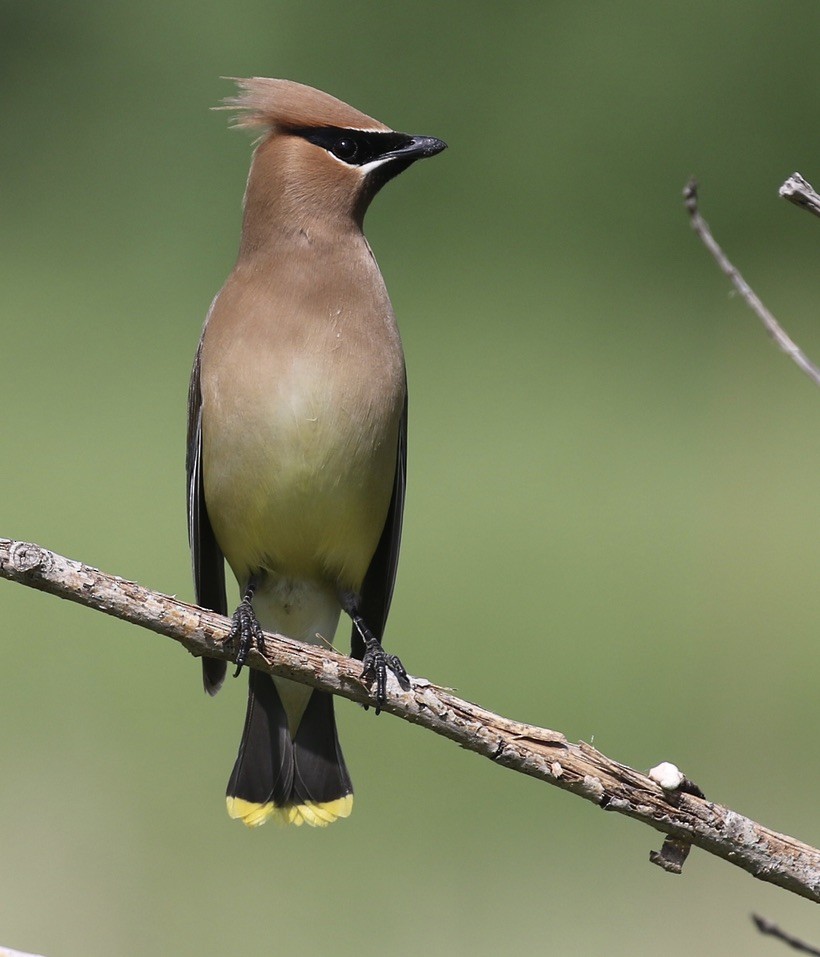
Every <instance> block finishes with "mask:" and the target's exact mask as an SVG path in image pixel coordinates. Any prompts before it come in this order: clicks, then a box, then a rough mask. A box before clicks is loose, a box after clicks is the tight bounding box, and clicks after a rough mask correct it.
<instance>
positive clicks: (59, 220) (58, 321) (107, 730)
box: [0, 0, 820, 957]
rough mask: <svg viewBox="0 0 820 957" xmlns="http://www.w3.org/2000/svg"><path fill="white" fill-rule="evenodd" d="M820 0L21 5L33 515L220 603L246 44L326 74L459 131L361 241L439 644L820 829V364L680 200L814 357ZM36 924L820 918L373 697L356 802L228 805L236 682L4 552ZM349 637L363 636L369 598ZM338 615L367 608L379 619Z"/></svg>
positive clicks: (563, 720)
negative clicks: (694, 181) (206, 384)
mask: <svg viewBox="0 0 820 957" xmlns="http://www.w3.org/2000/svg"><path fill="white" fill-rule="evenodd" d="M818 35H820V6H818V5H817V3H816V2H809V0H806V2H803V3H786V4H775V3H771V2H769V3H763V2H749V3H739V2H724V3H719V4H716V3H714V2H712V0H708V2H707V0H695V2H692V3H687V4H683V5H682V4H676V3H664V2H660V3H659V2H657V0H654V2H633V3H630V4H583V3H582V4H575V5H570V4H563V3H554V2H539V3H536V2H512V3H509V4H496V3H489V2H476V0H471V2H468V0H460V2H444V3H442V2H434V0H417V2H415V3H413V4H403V5H389V4H383V3H375V2H365V0H354V2H349V3H344V4H340V3H337V4H334V3H330V2H326V0H325V2H302V3H299V4H296V3H284V2H281V0H267V2H262V0H238V2H234V3H224V2H218V0H197V2H193V0H184V2H176V3H168V2H164V0H163V2H160V0H142V2H141V3H139V4H131V3H122V2H102V0H86V2H74V3H68V4H66V3H57V2H44V0H0V107H1V109H2V113H1V114H0V115H1V117H2V127H1V131H0V175H1V176H2V181H1V182H2V186H0V244H1V245H0V281H1V282H2V305H1V306H0V370H2V393H3V414H2V417H1V418H0V443H1V444H0V450H1V452H0V454H2V460H3V468H2V470H0V535H5V536H10V537H17V538H23V539H27V540H32V541H36V542H40V543H42V544H44V545H46V546H48V547H51V548H53V549H55V550H58V551H60V552H62V553H64V554H67V555H69V556H71V557H73V558H78V559H82V560H83V561H86V562H89V563H91V564H93V565H97V566H99V567H101V568H103V569H105V570H108V571H111V572H113V573H116V574H120V575H122V576H125V577H128V578H132V579H137V580H139V581H140V582H142V583H143V584H145V585H148V586H151V587H154V588H157V589H159V590H161V591H165V592H168V593H172V594H176V595H179V596H180V597H183V598H186V599H190V598H191V597H192V588H191V583H190V572H189V558H188V551H187V543H186V529H185V515H184V488H183V486H184V469H183V445H184V430H185V399H186V389H187V384H188V373H189V369H190V364H191V360H192V356H193V352H194V348H195V345H196V341H197V337H198V334H199V329H200V326H201V322H202V319H203V317H204V315H205V312H206V310H207V308H208V304H209V302H210V300H211V297H212V296H213V295H214V293H215V292H216V291H217V289H218V288H219V286H220V285H221V283H222V281H223V279H224V278H225V276H226V275H227V273H228V271H229V270H230V268H231V265H232V261H233V257H234V255H235V250H236V247H237V241H238V233H239V225H240V201H241V197H242V191H243V187H244V181H245V176H246V171H247V166H248V160H249V157H250V144H249V141H248V138H247V137H246V136H244V135H243V134H240V133H231V132H228V130H227V126H226V116H225V114H222V113H212V112H209V107H211V106H213V105H214V104H216V103H217V102H218V101H219V100H220V98H221V97H222V96H225V95H227V94H229V93H230V92H231V86H230V85H229V84H228V83H226V82H225V81H223V80H220V79H219V77H220V76H221V75H222V76H224V75H230V76H245V75H254V74H257V75H270V76H284V77H289V78H292V79H297V80H300V81H303V82H306V83H309V84H311V85H314V86H318V87H320V88H322V89H325V90H328V91H329V92H332V93H333V94H335V95H337V96H339V97H341V98H342V99H345V100H347V101H349V102H350V103H352V104H354V105H355V106H357V107H359V108H361V109H362V110H364V111H366V112H368V113H371V114H372V115H374V116H376V117H378V118H379V119H382V120H384V121H386V122H388V123H390V124H392V125H394V126H396V127H397V128H399V129H403V130H409V131H412V132H417V133H426V134H431V135H436V136H441V137H443V138H444V139H446V140H447V141H448V143H449V145H450V148H449V150H448V151H447V152H446V153H445V154H443V155H442V156H441V157H439V158H437V159H435V160H434V161H432V162H429V163H424V164H421V165H419V166H418V167H417V168H414V169H413V170H412V171H411V172H409V173H408V174H407V175H406V176H404V177H402V178H401V179H400V180H399V181H397V182H396V183H395V184H391V185H390V186H389V187H388V188H387V189H386V190H385V192H384V194H383V195H381V196H380V197H379V198H378V200H377V201H376V203H375V204H374V207H373V209H372V210H371V212H370V214H369V216H368V222H367V227H368V235H369V237H370V240H371V243H372V245H373V247H374V249H375V252H376V254H377V256H378V258H379V261H380V263H381V266H382V269H383V272H384V274H385V276H386V279H387V283H388V287H389V289H390V290H391V294H392V297H393V301H394V305H395V308H396V312H397V314H398V316H399V321H400V324H401V328H402V333H403V336H404V342H405V347H406V351H407V358H408V365H409V377H410V389H411V437H410V485H409V495H408V503H407V512H406V520H405V536H404V547H403V553H402V561H401V566H400V571H399V580H398V587H397V592H396V597H395V602H394V610H393V613H392V618H391V622H390V627H389V630H388V636H387V637H388V643H389V645H390V647H391V648H393V649H395V650H397V651H398V652H400V653H401V656H402V658H403V659H404V662H405V664H406V665H407V667H408V668H409V670H410V671H411V672H413V673H416V674H422V675H425V676H427V677H428V678H430V679H431V680H433V681H436V682H439V683H442V684H447V685H450V686H455V687H457V688H458V690H459V691H460V692H461V693H462V694H463V695H465V696H466V697H468V698H471V699H473V700H476V701H478V702H481V703H482V704H483V705H485V706H487V707H490V708H493V709H495V710H497V711H500V712H502V713H504V714H507V715H510V716H512V717H515V718H519V719H521V720H525V721H530V722H534V723H538V724H541V725H545V726H548V727H552V728H556V729H560V730H562V731H564V732H566V733H567V734H568V735H569V736H570V737H571V738H573V739H579V738H582V739H584V740H587V741H594V743H595V745H596V746H598V747H599V748H601V749H602V750H604V751H605V752H606V753H608V754H610V755H611V756H613V757H615V758H617V759H619V760H621V761H624V762H627V763H630V764H633V765H634V766H636V767H639V768H646V767H649V766H650V765H652V764H655V763H657V762H658V761H660V760H672V761H675V762H677V763H678V764H679V765H681V766H682V767H683V769H684V770H685V771H686V772H687V773H688V774H690V775H691V776H692V777H693V778H694V779H695V780H697V781H698V782H699V783H700V784H701V785H702V787H704V788H705V790H706V792H707V793H708V795H709V796H710V797H711V798H713V799H714V800H717V801H721V802H724V803H726V804H728V805H730V806H732V807H734V808H735V809H737V810H739V811H741V812H743V813H745V814H748V815H750V816H751V817H753V818H756V819H758V820H761V821H762V822H764V823H766V824H768V825H770V826H772V827H774V828H777V829H780V830H783V831H785V832H787V833H791V834H794V835H796V836H798V837H800V838H802V839H804V840H807V841H809V842H813V843H815V844H816V843H817V842H818V841H820V823H819V822H818V814H817V803H818V802H817V793H818V785H820V775H819V774H818V762H817V741H816V736H817V723H818V694H817V687H818V650H817V649H818V620H820V589H818V587H817V573H818V568H820V537H819V536H818V534H817V521H818V509H819V508H820V506H819V505H818V475H819V474H820V448H818V443H817V439H816V437H817V433H818V425H819V424H820V394H818V391H817V389H815V388H814V387H813V386H812V385H811V384H810V383H809V382H808V380H807V379H805V378H804V377H803V376H801V374H800V373H799V372H798V371H797V369H796V367H794V366H793V365H791V364H790V363H789V362H788V361H787V360H786V359H784V358H783V357H782V356H781V355H780V354H779V353H778V352H777V351H776V350H775V348H774V347H773V346H772V345H771V343H770V342H769V341H768V340H767V338H766V336H765V335H764V333H763V331H762V330H761V328H760V327H759V326H758V325H757V322H756V320H755V319H754V318H753V317H752V315H751V314H750V313H749V312H748V311H747V310H746V309H745V307H744V306H743V305H742V303H740V302H739V301H738V299H737V298H736V297H733V296H732V295H731V294H730V292H729V288H728V285H727V282H726V280H725V279H724V278H723V277H722V276H721V275H720V274H719V273H718V271H717V269H716V267H715V266H714V264H713V263H712V262H711V261H710V260H709V259H708V257H707V255H706V253H705V252H704V250H703V249H702V248H701V247H700V245H699V244H698V243H697V241H696V239H695V238H694V236H693V235H691V233H690V231H689V227H688V225H687V220H686V216H685V213H684V211H683V209H682V206H681V202H680V191H681V188H682V186H683V185H684V183H685V181H686V179H687V177H688V176H689V175H690V174H692V173H696V174H697V175H698V176H699V178H700V181H701V190H702V203H703V210H704V213H705V214H706V216H707V217H708V218H709V219H710V220H711V223H712V226H713V228H714V229H715V231H716V233H717V234H718V237H719V239H720V241H721V242H723V243H724V245H725V247H726V248H727V250H728V251H729V253H730V254H731V255H732V257H733V258H734V259H735V261H736V262H737V264H738V265H739V266H740V267H741V268H742V270H743V271H744V272H745V274H746V275H747V277H748V278H749V280H750V281H752V283H753V284H754V285H755V287H756V289H757V291H758V292H759V293H760V294H761V295H762V296H763V298H764V299H765V300H766V301H767V303H768V304H769V305H770V306H771V307H772V308H773V309H774V310H775V312H776V313H777V314H778V315H779V316H780V318H781V319H782V321H784V323H785V324H786V325H787V327H788V328H789V330H790V331H791V333H792V334H793V335H794V336H795V338H796V339H797V340H798V341H799V342H800V343H801V344H802V345H803V346H804V347H805V348H806V349H807V351H808V352H809V353H810V354H812V355H814V357H815V358H820V330H818V328H817V312H818V309H817V306H818V302H820V275H818V270H817V244H818V240H819V239H820V231H819V229H820V226H819V225H818V223H817V222H816V221H813V220H812V217H810V216H808V215H806V214H805V213H802V212H799V211H798V210H796V209H795V208H793V207H791V206H789V205H788V204H786V203H784V202H783V201H781V200H778V199H777V187H778V186H779V185H780V183H781V182H782V181H783V180H784V179H785V178H786V176H788V175H789V174H790V173H791V172H792V171H793V170H795V169H799V170H800V171H801V172H802V173H804V175H806V176H807V177H808V178H809V179H814V180H815V181H817V180H820V149H819V148H818V147H819V145H820V144H818V137H817V124H816V113H817V90H818V82H819V81H820V64H818V60H817V56H816V41H817V37H818ZM0 601H1V602H2V621H3V625H4V627H3V633H4V637H5V667H4V668H3V677H2V678H0V724H1V725H2V727H3V729H4V731H3V734H2V740H0V860H1V861H2V866H0V943H2V944H5V945H8V946H12V947H17V948H21V949H25V950H32V951H37V952H42V953H43V954H46V955H48V957H74V955H77V957H80V955H82V957H88V955H110V954H117V955H123V957H135V955H144V954H147V953H158V954H169V955H189V954H197V955H200V954H203V955H209V954H214V955H216V954H219V955H222V954H241V955H256V954H267V953H284V952H287V953H291V954H305V955H313V954H317V955H318V954H329V953H333V954H335V955H340V957H344V955H347V954H356V955H371V954H372V955H382V954H398V955H404V954H411V953H413V954H415V953H422V954H429V955H445V954H446V955H451V954H470V955H476V957H481V955H496V954H500V953H505V954H507V953H509V954H521V955H529V954H545V953H549V954H569V955H575V954H579V955H592V954H601V953H606V954H610V955H621V954H624V955H626V954H641V955H643V954H651V953H654V952H656V951H657V950H658V949H660V948H662V950H663V952H664V953H665V954H667V955H670V957H675V955H690V954H692V953H693V952H694V953H702V954H710V955H711V954H715V955H717V954H720V955H727V954H732V955H734V954H738V955H740V954H742V955H757V954H760V955H764V954H770V953H774V951H775V949H777V948H778V947H780V946H781V945H776V944H773V943H771V942H769V941H767V940H765V939H763V938H759V937H757V936H756V935H755V932H754V930H753V929H752V927H751V924H750V923H749V920H748V914H749V912H750V911H753V910H755V911H760V912H762V913H763V914H765V915H766V916H768V917H769V918H771V919H774V920H776V921H778V922H779V923H781V924H783V925H784V926H786V927H788V928H789V929H790V930H791V931H793V932H794V933H797V934H800V935H802V936H803V937H805V938H808V939H809V940H813V941H814V943H815V944H817V943H820V920H818V916H817V914H818V912H817V911H816V910H812V909H811V908H810V905H809V904H808V903H806V902H804V901H801V900H799V899H797V898H795V897H793V896H791V895H789V894H787V893H785V892H783V891H779V890H777V889H774V888H771V887H768V886H766V885H763V884H760V883H758V882H756V881H754V880H752V878H750V877H749V876H747V875H746V874H745V873H743V872H742V871H740V870H737V869H735V868H733V867H731V866H730V865H728V864H726V863H723V862H721V861H718V860H717V859H715V858H712V857H710V856H708V855H706V854H704V853H698V852H695V853H693V854H692V856H691V858H690V860H689V862H688V864H687V866H686V869H685V873H684V875H683V876H682V877H679V878H672V877H669V876H667V875H665V874H663V873H662V872H661V871H659V870H658V869H657V868H654V867H652V866H650V865H649V864H648V862H647V856H648V853H649V851H650V850H651V849H652V848H655V847H658V846H659V844H660V837H659V836H658V835H657V834H655V833H654V832H651V831H649V830H648V829H647V828H645V827H642V826H639V825H637V824H635V823H633V822H630V821H627V820H625V819H623V818H619V817H616V816H609V815H605V814H602V813H601V812H600V811H598V810H596V809H595V808H594V807H592V806H591V805H588V804H586V803H584V802H582V801H579V800H577V799H576V798H573V797H571V796H569V795H566V794H564V793H562V792H559V791H557V790H553V789H550V788H548V787H546V786H544V785H540V784H538V783H536V782H533V781H531V780H529V779H527V778H525V777H523V776H520V775H515V774H512V773H509V772H507V771H504V770H502V769H500V768H497V767H494V766H492V765H491V764H490V763H489V762H487V761H483V760H480V759H479V758H477V757H475V756H473V755H470V754H467V753H465V752H462V751H460V750H458V749H457V748H455V747H454V746H453V745H452V744H450V743H449V742H446V741H444V740H442V739H440V738H436V737H434V736H433V735H431V734H428V733H425V732H423V731H420V730H418V729H415V728H413V727H411V726H410V725H407V724H405V723H403V722H400V721H398V720H394V719H392V718H390V717H388V716H385V717H382V718H380V719H378V720H377V719H376V718H375V717H374V715H373V713H372V712H369V713H365V712H364V711H362V710H361V709H359V708H358V707H356V706H354V705H351V704H349V703H346V702H341V703H340V704H339V706H338V716H339V724H340V731H341V737H342V740H343V743H344V748H345V753H346V756H347V759H348V764H349V766H350V768H351V771H352V774H353V777H354V780H355V784H356V788H357V798H356V808H355V812H354V814H353V816H352V817H351V818H350V819H349V820H348V821H346V822H343V823H341V824H338V825H336V826H334V827H332V828H330V829H328V830H327V831H312V830H308V829H300V830H296V829H292V830H286V829H279V828H277V827H275V826H273V825H270V826H268V827H266V828H264V829H262V830H258V831H247V830H245V829H243V828H242V827H241V826H240V825H238V824H236V823H234V822H231V821H229V820H228V818H227V816H226V814H225V810H224V802H223V791H224V785H225V782H226V780H227V775H228V773H229V770H230V768H231V765H232V762H233V759H234V756H235V750H236V746H237V743H238V740H239V734H240V730H241V726H242V719H243V710H244V699H245V682H244V681H237V682H235V683H229V687H228V688H227V690H226V692H225V693H224V694H222V695H221V696H220V697H219V698H218V699H217V700H215V701H209V700H206V698H205V697H204V695H203V694H202V692H201V686H200V678H199V668H198V666H197V664H196V662H194V661H193V660H191V659H190V658H189V657H188V656H187V655H186V654H185V653H184V652H183V651H181V650H180V648H179V647H178V646H176V645H174V644H173V643H172V642H169V641H164V640H163V639H160V638H158V637H155V636H152V635H150V634H148V633H147V632H142V631H139V630H138V629H136V628H134V627H132V626H130V625H126V624H123V623H121V622H116V621H113V620H110V619H107V618H105V617H103V616H102V615H99V614H93V613H91V612H90V611H87V610H85V609H81V608H79V607H75V606H72V605H69V604H68V603H64V602H58V601H57V600H55V599H54V598H50V597H47V596H43V595H41V594H38V593H36V592H33V591H29V590H27V589H25V588H22V587H20V586H18V585H12V584H5V583H3V584H2V585H0ZM345 631H346V629H345ZM345 643H346V638H345V639H344V640H343V642H342V644H343V645H344V644H345Z"/></svg>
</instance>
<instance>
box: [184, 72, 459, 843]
mask: <svg viewBox="0 0 820 957" xmlns="http://www.w3.org/2000/svg"><path fill="white" fill-rule="evenodd" d="M237 82H238V86H239V93H238V95H237V96H235V97H233V98H230V99H228V100H226V101H225V102H226V104H227V106H228V107H230V108H234V109H236V110H237V111H238V116H237V118H236V125H238V126H242V127H248V128H251V129H259V130H261V134H262V135H261V140H260V142H259V143H258V145H257V147H256V149H255V151H254V154H253V161H252V163H251V170H250V175H249V177H248V183H247V188H246V190H245V200H244V218H243V222H242V238H241V242H240V247H239V256H238V259H237V262H236V265H235V266H234V269H233V272H232V273H231V274H230V276H229V277H228V280H227V282H226V283H225V285H224V286H223V288H222V290H221V291H220V293H219V294H218V295H217V297H216V299H214V301H213V304H212V305H211V309H210V311H209V313H208V317H207V319H206V320H205V327H204V329H203V332H202V337H201V339H200V342H199V347H198V349H197V354H196V360H195V363H194V369H193V373H192V376H191V386H190V395H189V410H188V460H187V472H188V526H189V536H190V542H191V550H192V556H193V566H194V581H195V586H196V595H197V601H198V602H199V604H200V605H203V606H205V607H207V608H211V609H213V610H214V611H217V612H219V613H220V614H223V615H224V614H226V613H227V603H226V597H225V569H224V562H223V558H224V559H226V560H227V562H228V564H229V565H230V567H231V569H232V571H233V573H234V575H235V576H236V579H237V581H238V583H239V590H240V594H241V596H242V600H241V602H240V604H239V607H238V608H237V610H236V612H235V614H234V616H233V630H232V633H231V638H232V639H233V640H235V641H237V642H238V644H239V649H240V650H239V654H238V663H239V667H241V663H242V662H243V661H244V658H245V656H246V654H247V652H248V650H249V647H250V643H251V642H253V641H256V640H258V638H259V635H260V628H261V629H264V630H266V631H271V632H278V633H280V634H283V635H287V636H288V637H290V638H294V639H296V640H298V641H306V642H313V643H319V642H325V641H328V642H329V641H332V639H333V635H334V633H335V631H336V626H337V624H338V621H339V614H340V612H341V611H345V612H346V613H347V614H348V615H349V616H350V618H351V619H352V622H353V630H352V638H351V642H352V654H353V655H354V656H355V657H356V658H359V659H361V660H362V661H363V665H364V668H363V675H364V676H365V677H366V678H368V679H373V680H375V682H376V693H375V701H376V708H377V710H378V707H379V705H380V704H383V703H384V700H385V680H386V672H387V670H388V669H389V670H391V671H392V672H393V673H394V674H396V676H397V678H398V679H399V681H400V682H402V683H403V684H406V681H407V678H406V673H405V672H404V669H403V668H402V666H401V662H400V661H399V660H398V658H396V657H395V656H392V655H387V654H385V652H384V651H383V649H382V646H381V638H382V634H383V632H384V626H385V621H386V619H387V613H388V610H389V608H390V599H391V596H392V593H393V583H394V579H395V574H396V564H397V561H398V552H399V539H400V536H401V524H402V511H403V505H404V484H405V458H406V451H405V450H406V434H407V388H406V378H405V370H404V355H403V353H402V347H401V341H400V339H399V333H398V329H397V327H396V321H395V317H394V315H393V310H392V307H391V305H390V300H389V298H388V296H387V291H386V289H385V287H384V281H383V280H382V277H381V273H380V272H379V267H378V266H377V265H376V261H375V259H374V258H373V254H372V252H371V250H370V246H369V245H368V243H367V240H366V239H365V237H364V233H363V232H362V221H363V218H364V214H365V211H366V210H367V207H368V205H369V203H370V201H371V199H372V198H373V196H374V195H375V194H376V193H377V192H378V191H379V189H380V188H381V187H382V186H383V185H384V184H385V183H386V182H387V181H388V180H390V179H392V178H393V177H394V176H395V175H396V174H397V173H400V172H401V171H402V170H404V169H407V167H408V166H410V165H411V163H413V162H415V161H416V160H417V159H420V158H421V157H425V156H433V155H434V154H436V153H438V152H440V151H441V150H443V149H444V148H445V144H444V143H443V142H442V141H441V140H437V139H433V138H432V137H426V136H411V135H408V134H406V133H396V132H394V131H393V130H391V129H390V128H389V127H387V126H385V125H384V124H383V123H379V122H378V121H377V120H374V119H372V118H371V117H369V116H366V115H365V114H364V113H360V112H359V111H358V110H354V109H353V108H352V107H350V106H347V105H346V104H345V103H342V102H341V101H339V100H337V99H335V98H334V97H332V96H328V95H327V94H326V93H321V92H320V91H318V90H314V89H311V88H310V87H307V86H302V85H301V84H299V83H293V82H290V81H288V80H271V79H264V78H253V79H249V80H239V81H237ZM202 665H203V679H204V683H205V690H206V691H207V692H208V693H209V694H216V692H217V691H218V690H219V688H220V686H221V684H222V682H223V681H224V678H225V673H226V663H225V662H224V661H218V660H216V659H212V658H204V659H203V661H202ZM238 671H239V668H237V673H238ZM227 802H228V813H229V814H230V816H231V817H233V818H239V819H241V820H242V821H244V823H245V824H247V825H251V826H253V825H258V824H262V823H264V822H265V821H266V820H268V818H270V817H277V818H279V819H280V820H282V821H286V822H290V823H293V824H302V823H303V822H307V823H308V824H312V825H325V824H329V823H331V822H332V821H335V820H336V819H337V818H340V817H347V816H348V815H349V814H350V811H351V807H352V804H353V789H352V786H351V783H350V778H349V776H348V773H347V768H346V767H345V763H344V759H343V757H342V752H341V750H340V748H339V741H338V738H337V735H336V723H335V719H334V716H333V697H332V696H331V695H328V694H324V693H323V692H320V691H314V690H313V689H311V688H309V687H307V686H305V685H301V684H297V683H295V682H292V681H289V680H286V679H284V678H271V677H270V676H269V675H266V674H264V673H262V672H260V671H256V670H253V669H251V670H250V676H249V693H248V708H247V714H246V717H245V728H244V731H243V734H242V741H241V744H240V746H239V755H238V757H237V759H236V764H235V766H234V769H233V773H232V774H231V778H230V781H229V782H228V789H227Z"/></svg>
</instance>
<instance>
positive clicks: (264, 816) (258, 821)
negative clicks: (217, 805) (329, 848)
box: [226, 794, 353, 827]
mask: <svg viewBox="0 0 820 957" xmlns="http://www.w3.org/2000/svg"><path fill="white" fill-rule="evenodd" d="M226 801H227V805H228V815H229V816H230V817H232V818H233V819H234V820H239V821H242V823H243V824H245V825H246V826H247V827H259V826H260V825H262V824H264V823H265V822H266V821H269V820H270V819H271V818H273V820H275V821H276V822H277V823H279V824H295V825H296V826H297V827H301V826H302V824H309V825H310V826H311V827H327V825H328V824H332V823H333V822H334V821H338V820H339V818H342V817H349V816H350V812H351V811H352V810H353V795H352V794H346V795H345V796H344V797H340V798H336V800H334V801H324V802H317V801H305V802H304V804H288V805H286V806H285V807H277V806H276V805H275V804H273V803H272V802H268V803H267V804H254V803H253V802H252V801H245V800H243V799H242V798H238V797H231V796H230V795H229V796H228V797H227V798H226Z"/></svg>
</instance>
